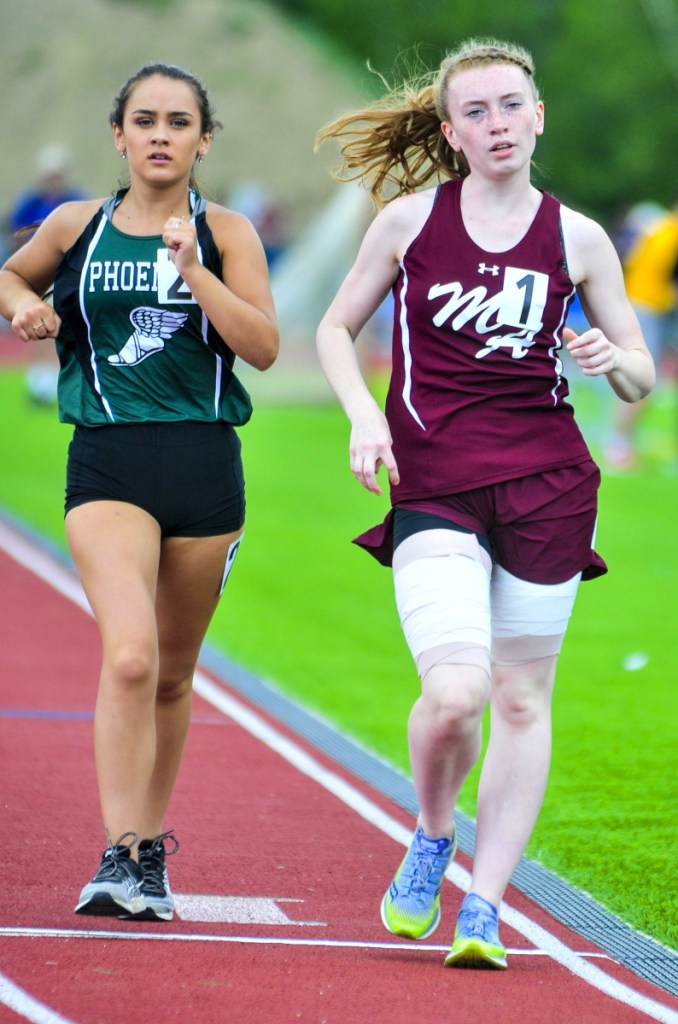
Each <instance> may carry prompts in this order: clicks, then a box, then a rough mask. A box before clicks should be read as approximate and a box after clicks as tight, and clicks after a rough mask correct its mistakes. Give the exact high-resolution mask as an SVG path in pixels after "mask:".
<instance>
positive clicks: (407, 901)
mask: <svg viewBox="0 0 678 1024" xmlns="http://www.w3.org/2000/svg"><path fill="white" fill-rule="evenodd" d="M456 848H457V843H456V839H455V837H454V836H453V837H452V839H448V838H447V837H446V836H443V837H442V838H441V839H430V838H429V837H428V836H426V835H424V833H423V831H422V829H421V828H417V831H416V832H415V833H414V839H413V840H412V842H411V844H410V848H409V850H408V851H407V853H406V854H405V858H404V860H403V862H402V864H401V865H400V867H399V868H398V870H397V871H396V874H395V878H394V879H393V881H392V882H391V885H390V886H389V888H388V891H387V892H386V894H385V896H384V898H383V900H382V901H381V919H382V921H383V922H384V927H385V928H387V929H388V931H390V932H393V934H394V935H402V936H404V937H405V938H407V939H427V938H428V937H429V935H431V934H432V933H433V932H434V931H435V930H436V928H437V927H438V925H439V923H440V889H441V886H442V884H443V876H444V874H445V871H446V870H447V866H448V864H449V863H450V861H451V860H452V858H453V857H454V853H455V850H456Z"/></svg>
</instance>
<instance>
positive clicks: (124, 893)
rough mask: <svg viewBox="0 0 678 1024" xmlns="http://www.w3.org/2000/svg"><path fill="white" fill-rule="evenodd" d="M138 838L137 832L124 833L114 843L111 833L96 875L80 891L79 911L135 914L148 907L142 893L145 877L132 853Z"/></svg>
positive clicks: (107, 914) (76, 910)
mask: <svg viewBox="0 0 678 1024" xmlns="http://www.w3.org/2000/svg"><path fill="white" fill-rule="evenodd" d="M107 835H108V833H107ZM126 839H131V842H129V843H125V840H126ZM136 841H137V836H136V835H135V833H134V832H125V833H124V835H121V836H120V838H119V839H118V841H117V843H115V844H113V843H112V842H111V837H110V835H109V836H108V842H109V846H108V849H107V850H104V853H103V856H102V858H101V866H100V867H99V870H98V871H97V873H96V875H95V876H94V878H93V879H92V881H91V882H89V883H88V884H87V885H86V886H85V888H84V889H83V890H82V892H81V893H80V901H79V903H78V905H77V907H76V908H75V912H76V914H101V915H105V916H111V915H116V916H117V915H120V912H121V911H122V912H123V913H125V914H132V915H136V914H140V913H142V911H143V910H144V907H145V903H144V898H143V896H142V894H141V886H142V884H143V880H144V876H143V873H142V871H141V868H140V867H139V865H138V864H137V862H136V861H134V860H132V857H131V856H130V851H131V849H132V847H133V846H134V844H135V843H136Z"/></svg>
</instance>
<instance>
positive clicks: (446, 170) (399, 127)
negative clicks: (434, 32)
mask: <svg viewBox="0 0 678 1024" xmlns="http://www.w3.org/2000/svg"><path fill="white" fill-rule="evenodd" d="M492 64H514V65H516V66H517V67H519V68H520V69H521V70H522V71H523V72H524V73H525V75H526V77H527V79H528V80H529V82H530V85H531V88H532V92H533V95H534V97H535V100H536V99H538V98H539V94H538V91H537V87H536V85H535V83H534V61H533V59H532V56H531V54H530V53H529V52H528V51H527V50H525V49H523V48H522V47H521V46H517V45H515V44H513V43H505V42H501V41H500V40H497V39H489V38H488V39H467V40H466V41H465V42H463V43H462V44H461V45H460V46H458V47H457V49H456V50H453V51H451V52H450V53H448V54H447V56H446V57H445V58H444V60H443V61H442V63H441V65H440V67H439V68H438V70H437V71H430V72H426V73H424V74H422V75H419V76H416V77H413V78H410V79H409V80H406V81H404V82H403V83H402V84H401V85H398V86H395V87H391V86H389V83H388V82H387V81H386V79H385V78H384V77H383V76H382V75H379V78H380V79H381V81H382V82H383V84H384V86H385V87H386V90H387V91H386V94H385V95H384V96H383V97H382V98H381V99H379V100H376V101H375V102H374V103H371V104H369V105H368V106H367V107H365V108H363V109H362V110H356V111H352V112H351V113H349V114H342V115H341V116H340V117H337V118H336V119H335V120H334V121H332V122H330V124H328V125H325V127H324V128H321V130H320V131H319V132H318V135H317V137H316V149H317V148H318V147H319V146H320V145H322V143H323V142H327V141H328V140H330V139H337V140H338V142H339V149H340V153H341V158H342V165H341V167H340V168H339V170H338V171H335V172H334V173H333V177H334V178H336V180H337V181H356V180H360V181H362V182H363V183H364V185H365V186H366V187H367V189H368V191H369V193H370V195H371V197H372V200H373V202H374V204H375V206H376V207H377V208H381V207H382V206H384V205H385V204H386V203H389V202H391V201H392V200H393V199H396V198H397V197H398V196H401V195H404V194H406V193H409V192H415V191H416V190H417V189H418V188H421V187H422V186H423V185H425V184H426V183H427V182H428V181H430V180H431V179H432V178H435V179H436V180H437V181H440V180H442V179H444V178H464V177H466V175H467V174H468V173H469V166H468V163H467V161H466V157H465V156H464V154H463V153H456V152H455V151H454V150H453V149H452V147H451V146H450V145H449V143H448V142H447V140H446V138H445V136H444V135H443V133H442V132H441V130H440V125H441V123H442V121H445V120H447V119H448V116H449V115H448V112H447V86H448V84H449V82H450V79H451V78H453V77H454V75H456V74H458V73H459V72H460V71H467V70H469V69H471V68H477V67H487V66H489V65H492ZM386 191H388V193H389V194H388V195H384V193H385V192H386Z"/></svg>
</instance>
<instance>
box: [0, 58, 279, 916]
mask: <svg viewBox="0 0 678 1024" xmlns="http://www.w3.org/2000/svg"><path fill="white" fill-rule="evenodd" d="M110 123H111V127H112V132H113V143H114V145H115V147H116V149H117V151H118V153H119V155H120V157H121V158H122V159H123V160H126V161H127V166H128V167H129V177H130V183H129V187H128V188H127V189H125V190H123V191H121V192H120V193H118V194H117V195H116V196H114V197H112V198H111V199H109V200H107V201H106V202H104V201H103V200H94V201H85V202H71V203H66V204H64V205H62V206H60V207H59V208H58V209H57V210H55V211H54V212H53V213H52V214H50V216H49V217H48V218H47V219H46V220H45V221H44V223H43V224H42V225H41V226H40V227H39V228H38V230H37V231H36V233H35V234H34V236H33V237H32V238H31V239H30V240H29V241H28V242H27V243H26V244H25V245H24V246H23V247H22V248H21V249H20V250H19V251H18V252H16V253H15V254H14V255H13V256H12V257H11V258H10V259H9V260H8V261H7V263H6V264H5V266H4V267H3V268H2V270H1V271H0V313H1V314H2V315H3V316H5V317H6V318H7V319H8V320H10V321H11V322H12V327H13V329H14V331H15V332H16V334H17V335H18V336H19V337H20V338H21V339H22V340H23V341H26V342H32V341H34V340H36V339H41V338H54V339H56V342H57V346H58V351H59V357H60V363H61V373H60V381H59V405H60V417H61V419H62V420H64V421H66V422H69V423H73V424H75V433H74V438H73V441H72V443H71V448H70V452H69V466H68V487H67V506H66V508H67V512H66V520H65V522H66V533H67V537H68V543H69V547H70V550H71V553H72V556H73V559H74V561H75V564H76V566H77V568H78V571H79V574H80V577H81V580H82V583H83V586H84V589H85V592H86V593H87V596H88V598H89V601H90V603H91V605H92V608H93V610H94V613H95V616H96V619H97V623H98V625H99V628H100V631H101V635H102V639H103V644H102V646H103V664H102V669H101V676H100V682H99V692H98V696H97V701H96V713H95V749H96V767H97V778H98V785H99V799H100V803H101V811H102V817H103V826H104V830H105V834H106V836H107V845H106V849H105V851H104V853H103V856H102V859H101V864H100V867H99V869H98V870H97V872H96V874H95V875H94V878H93V879H92V881H91V882H89V883H88V884H86V885H85V886H84V888H83V890H82V892H81V893H80V898H79V899H78V901H77V905H76V908H75V909H76V911H77V912H78V913H84V914H113V915H117V916H120V915H127V916H131V917H139V918H160V919H163V920H169V919H170V918H171V917H172V914H173V906H174V901H173V897H172V893H171V890H170V886H169V881H168V878H167V872H166V869H165V857H166V855H167V854H168V853H173V852H174V851H175V850H176V849H177V847H178V841H177V839H176V838H175V837H174V835H173V833H172V830H171V829H170V830H168V829H167V825H166V822H165V813H166V810H167V807H168V804H169V801H170V797H171V794H172V790H173V787H174V783H175V780H176V777H177V773H178V771H179V766H180V763H181V757H182V751H183V746H184V741H185V737H186V732H187V728H188V722H189V718H190V706H191V687H192V680H193V673H194V670H195V666H196V663H197V659H198V654H199V651H200V648H201V645H202V642H203V640H204V637H205V633H206V631H207V626H208V624H209V621H210V619H211V617H212V614H213V613H214V610H215V608H216V605H217V602H218V600H219V597H220V594H221V592H222V591H223V588H224V584H225V582H226V578H227V576H228V574H229V572H230V569H231V566H232V564H233V559H234V557H235V554H236V552H237V551H238V549H239V547H240V543H241V538H242V535H243V525H244V484H243V481H242V473H241V468H240V456H239V447H240V446H239V441H238V439H237V437H236V436H235V434H234V431H233V427H234V426H239V425H242V424H244V423H246V422H247V420H248V418H249V416H250V413H251V406H250V401H249V397H248V395H247V393H246V391H245V390H244V388H243V387H242V385H241V384H240V383H239V381H238V380H237V378H236V377H235V375H234V374H233V362H234V359H235V357H236V356H239V357H240V358H241V359H243V360H244V361H245V362H247V363H249V364H250V365H252V366H254V367H255V368H257V369H259V370H266V369H267V368H268V367H270V366H271V364H272V363H273V362H274V360H275V358H276V356H277V352H278V330H277V326H276V318H275V310H274V307H273V300H272V297H271V291H270V286H269V280H268V269H267V265H266V258H265V255H264V250H263V246H262V245H261V242H260V241H259V239H258V237H257V235H256V232H255V231H254V229H253V227H252V225H251V224H250V223H249V221H248V220H247V219H246V218H245V217H243V216H241V215H240V214H237V213H234V212H233V211H230V210H227V209H224V208H223V207H220V206H217V205H216V204H214V203H208V202H205V201H204V200H203V199H201V198H200V196H199V194H198V192H197V191H196V189H195V183H194V181H193V167H194V164H195V163H196V162H198V163H201V162H202V161H203V160H204V158H205V157H206V156H207V153H208V151H209V149H210V146H211V143H212V137H213V134H214V131H215V130H216V129H217V128H218V127H221V126H220V125H219V123H218V122H217V121H216V119H215V117H214V113H213V111H212V109H211V104H210V101H209V98H208V96H207V93H206V92H205V89H204V87H203V86H202V84H201V83H200V82H199V81H198V80H197V79H196V78H195V77H194V76H193V75H192V74H190V73H189V72H187V71H184V70H183V69H182V68H179V67H176V66H175V65H169V64H150V65H147V66H145V67H143V68H141V69H140V70H139V71H138V72H137V73H136V74H135V75H133V76H132V77H131V78H130V79H129V80H128V82H126V83H125V85H124V86H123V88H122V90H121V91H120V93H119V95H118V96H117V97H116V99H115V101H114V106H113V110H112V111H111V114H110ZM52 284H54V305H53V306H52V305H50V304H48V303H47V302H46V301H44V299H43V296H44V295H45V294H46V293H47V291H48V289H49V288H50V286H52ZM94 849H96V846H95V847H94ZM85 852H86V855H87V856H91V853H92V851H91V850H87V851H85ZM215 884H216V883H215Z"/></svg>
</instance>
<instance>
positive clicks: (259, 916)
mask: <svg viewBox="0 0 678 1024" xmlns="http://www.w3.org/2000/svg"><path fill="white" fill-rule="evenodd" d="M303 902H304V901H303V900H295V899H288V898H279V899H272V898H271V897H269V896H197V895H187V894H185V893H183V894H182V893H175V894H174V909H175V912H176V915H177V917H178V918H179V920H181V921H192V922H194V923H199V922H204V923H207V922H212V923H217V922H221V923H223V924H272V925H281V926H286V925H287V926H289V925H296V926H297V927H299V926H301V927H305V928H327V921H295V920H294V918H292V917H288V916H287V914H284V913H283V911H282V910H281V909H280V907H279V906H278V903H303Z"/></svg>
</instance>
